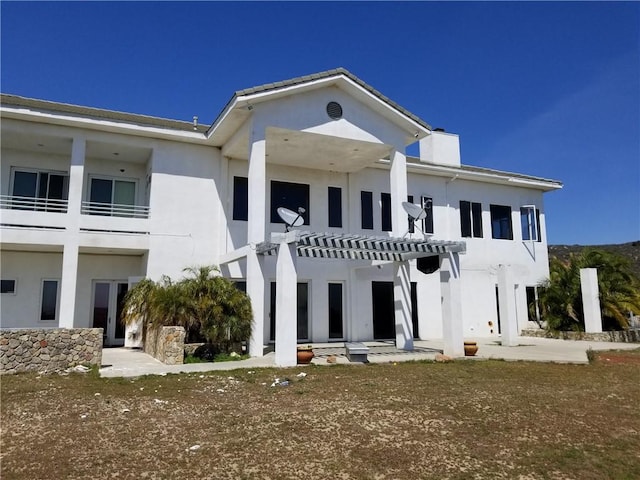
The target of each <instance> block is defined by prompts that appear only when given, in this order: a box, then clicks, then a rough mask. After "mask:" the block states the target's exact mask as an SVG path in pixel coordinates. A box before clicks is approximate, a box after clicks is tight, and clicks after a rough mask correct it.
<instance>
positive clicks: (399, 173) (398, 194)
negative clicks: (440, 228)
mask: <svg viewBox="0 0 640 480" xmlns="http://www.w3.org/2000/svg"><path fill="white" fill-rule="evenodd" d="M390 158H391V171H390V173H389V177H390V178H389V179H390V183H391V227H392V235H393V236H394V237H402V235H404V233H405V231H406V230H407V212H405V211H404V208H402V202H406V201H407V157H406V156H405V155H404V154H403V153H401V152H398V151H397V150H394V151H392V152H391V155H390Z"/></svg>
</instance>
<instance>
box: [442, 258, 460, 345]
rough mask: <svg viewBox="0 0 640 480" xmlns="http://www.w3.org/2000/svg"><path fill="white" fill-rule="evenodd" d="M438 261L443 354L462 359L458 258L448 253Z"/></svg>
mask: <svg viewBox="0 0 640 480" xmlns="http://www.w3.org/2000/svg"><path fill="white" fill-rule="evenodd" d="M440 261H441V266H440V281H441V287H442V337H443V340H444V354H445V355H448V356H450V357H462V356H464V335H463V322H462V285H461V281H460V257H459V255H458V253H455V252H449V253H448V254H446V255H444V256H442V257H441V260H440Z"/></svg>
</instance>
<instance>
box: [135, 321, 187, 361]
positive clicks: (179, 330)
mask: <svg viewBox="0 0 640 480" xmlns="http://www.w3.org/2000/svg"><path fill="white" fill-rule="evenodd" d="M184 337H185V331H184V328H183V327H160V328H153V326H149V328H148V329H147V333H146V338H145V340H144V352H145V353H147V354H149V355H151V356H152V357H154V358H156V359H158V360H160V361H161V362H162V363H164V364H166V365H181V364H182V363H184Z"/></svg>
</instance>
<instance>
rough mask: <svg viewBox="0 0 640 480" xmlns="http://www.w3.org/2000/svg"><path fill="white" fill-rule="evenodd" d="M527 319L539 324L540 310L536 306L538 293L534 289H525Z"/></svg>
mask: <svg viewBox="0 0 640 480" xmlns="http://www.w3.org/2000/svg"><path fill="white" fill-rule="evenodd" d="M526 292H527V314H528V315H527V317H528V319H529V321H530V322H536V323H539V322H540V309H539V306H538V292H537V291H536V287H527V288H526Z"/></svg>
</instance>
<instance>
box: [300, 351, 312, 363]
mask: <svg viewBox="0 0 640 480" xmlns="http://www.w3.org/2000/svg"><path fill="white" fill-rule="evenodd" d="M297 354H298V363H299V364H302V365H306V364H308V363H311V359H312V358H313V357H314V355H313V350H298V352H297Z"/></svg>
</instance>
